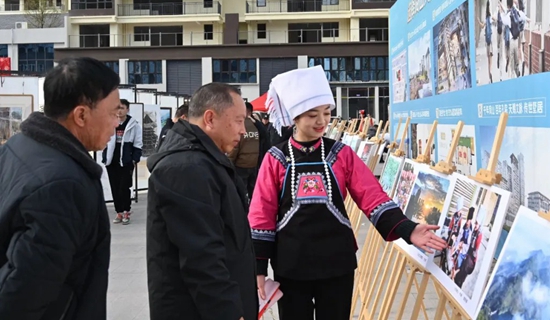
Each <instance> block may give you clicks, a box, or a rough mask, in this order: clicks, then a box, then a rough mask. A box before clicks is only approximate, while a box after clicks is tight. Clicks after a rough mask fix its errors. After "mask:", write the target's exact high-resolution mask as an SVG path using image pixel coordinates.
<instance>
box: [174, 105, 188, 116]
mask: <svg viewBox="0 0 550 320" xmlns="http://www.w3.org/2000/svg"><path fill="white" fill-rule="evenodd" d="M188 114H189V104H187V103H184V104H182V105H181V106H179V107H178V109H177V110H176V118H178V119H179V118H181V117H183V116H186V117H187V115H188Z"/></svg>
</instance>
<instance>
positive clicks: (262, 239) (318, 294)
mask: <svg viewBox="0 0 550 320" xmlns="http://www.w3.org/2000/svg"><path fill="white" fill-rule="evenodd" d="M297 88H299V90H297ZM266 104H267V107H268V108H267V109H268V111H269V113H270V121H271V122H272V123H273V125H274V127H275V128H276V129H277V130H278V131H279V132H280V131H281V128H282V127H284V126H291V125H292V124H293V123H294V124H295V127H294V128H295V129H294V134H293V135H292V137H290V139H288V140H287V141H284V142H282V143H280V144H278V145H276V146H274V147H272V148H271V149H270V150H269V152H268V153H267V155H266V156H265V158H264V161H263V163H262V165H261V167H260V171H259V175H258V180H257V183H256V187H255V189H254V194H253V197H252V202H251V205H250V210H249V216H248V217H249V222H250V226H251V228H252V239H253V243H254V249H255V253H256V264H257V272H258V276H257V278H258V279H257V281H258V289H259V293H260V297H262V298H264V297H265V291H264V287H263V286H264V283H265V276H266V275H267V268H268V261H269V260H271V265H272V267H273V270H274V272H275V280H276V281H278V282H279V283H280V289H281V291H282V292H283V297H282V299H281V300H280V301H279V302H278V307H279V317H280V320H310V319H313V316H314V313H315V319H317V320H344V319H345V320H347V319H349V316H350V309H351V300H352V293H353V283H354V270H355V269H356V268H357V259H356V255H355V254H356V251H357V243H356V240H355V237H354V234H353V230H352V227H351V223H350V221H349V218H348V215H347V213H346V209H345V206H344V199H345V198H346V196H347V192H348V191H349V193H350V195H351V197H352V198H353V199H354V201H355V202H356V203H357V205H358V206H359V208H361V210H362V211H363V212H364V213H365V214H366V215H367V217H368V218H369V219H370V221H371V222H372V224H373V225H374V227H375V228H376V229H377V230H378V232H379V233H380V234H381V235H382V237H384V239H386V240H387V241H393V240H396V239H398V238H403V239H404V240H405V241H407V242H408V243H410V244H414V245H416V246H417V247H419V248H421V249H423V250H426V251H428V252H432V249H436V250H442V249H443V248H444V247H445V245H446V243H445V242H444V241H443V240H441V239H440V238H439V237H437V236H436V235H434V233H433V232H432V231H433V230H436V229H437V228H438V227H437V226H429V225H425V224H417V223H414V222H412V221H410V220H409V219H407V217H405V215H403V212H402V211H401V209H400V208H399V207H398V206H397V205H396V204H395V203H394V202H393V201H392V200H391V199H390V198H389V197H388V196H387V195H386V193H385V192H384V191H383V190H382V187H381V186H380V184H379V183H378V181H377V180H376V178H375V177H374V175H373V174H372V172H371V171H370V170H369V169H368V167H367V166H366V165H365V164H364V163H363V161H361V159H360V158H359V157H358V156H357V155H356V154H355V152H354V151H353V150H352V149H351V148H350V147H348V146H346V145H344V144H342V143H341V142H337V141H335V140H332V139H328V138H324V137H323V135H324V132H325V129H326V127H327V126H328V125H329V122H330V116H331V110H332V109H334V107H335V103H334V98H333V95H332V91H331V89H330V85H329V83H328V81H327V79H326V77H325V72H324V71H323V69H322V68H321V66H317V67H312V68H306V69H297V70H293V71H289V72H287V73H283V74H280V75H278V76H276V77H275V78H273V80H272V82H271V85H270V89H269V91H268V98H267V101H266ZM367 245H368V244H367ZM314 301H315V302H314Z"/></svg>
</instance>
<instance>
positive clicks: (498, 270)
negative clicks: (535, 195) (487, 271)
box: [477, 206, 550, 320]
mask: <svg viewBox="0 0 550 320" xmlns="http://www.w3.org/2000/svg"><path fill="white" fill-rule="evenodd" d="M548 232H550V222H549V221H548V220H546V219H544V218H542V217H539V216H538V214H537V213H536V212H535V211H532V210H529V209H528V208H526V207H523V206H522V207H520V209H519V211H518V214H517V218H516V220H515V221H514V224H513V226H512V229H511V230H510V235H509V236H508V240H506V244H505V245H504V248H503V249H502V253H501V255H500V257H499V258H498V261H497V264H496V266H495V269H494V271H493V274H492V275H491V278H490V280H489V283H488V285H487V288H486V290H485V293H484V297H483V299H482V303H481V305H480V310H479V312H478V314H477V320H509V319H511V320H516V319H517V320H547V319H550V239H549V238H548V236H547V235H548Z"/></svg>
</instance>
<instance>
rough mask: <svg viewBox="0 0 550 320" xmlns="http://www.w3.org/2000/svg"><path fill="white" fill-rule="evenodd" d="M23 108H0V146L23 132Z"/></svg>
mask: <svg viewBox="0 0 550 320" xmlns="http://www.w3.org/2000/svg"><path fill="white" fill-rule="evenodd" d="M22 121H23V108H22V107H0V146H1V145H3V144H4V143H6V142H7V141H8V139H9V138H11V137H13V136H14V135H15V134H17V133H19V132H20V131H21V129H20V126H21V122H22Z"/></svg>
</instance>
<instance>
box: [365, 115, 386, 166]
mask: <svg viewBox="0 0 550 320" xmlns="http://www.w3.org/2000/svg"><path fill="white" fill-rule="evenodd" d="M383 123H384V121H383V120H381V121H380V123H379V125H378V129H377V130H376V135H375V136H374V137H372V138H371V139H370V140H369V141H370V142H374V143H376V151H375V152H374V153H373V154H374V155H373V156H372V157H371V158H370V159H369V164H368V167H369V169H370V170H371V171H372V172H374V171H375V169H376V165H377V164H378V161H379V160H380V157H379V156H378V153H379V152H380V148H382V147H383V144H384V142H385V140H384V138H380V129H381V128H382V124H383ZM389 123H390V122H389V121H388V122H386V125H385V126H384V130H383V131H382V134H381V136H382V137H384V135H385V134H386V130H387V129H388V125H389ZM388 150H389V149H388Z"/></svg>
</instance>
